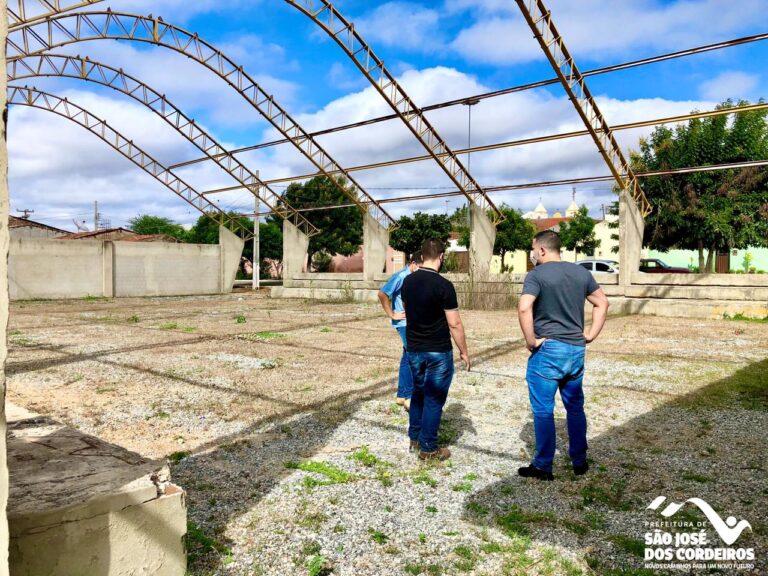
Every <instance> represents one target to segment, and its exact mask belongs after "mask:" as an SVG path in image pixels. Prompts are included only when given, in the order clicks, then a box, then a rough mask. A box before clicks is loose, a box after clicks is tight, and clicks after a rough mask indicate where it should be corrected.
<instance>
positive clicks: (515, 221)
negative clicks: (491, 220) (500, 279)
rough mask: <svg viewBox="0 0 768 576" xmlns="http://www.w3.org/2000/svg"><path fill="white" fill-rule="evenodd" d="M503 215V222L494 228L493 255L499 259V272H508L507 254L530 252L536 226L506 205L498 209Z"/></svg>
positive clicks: (509, 268)
mask: <svg viewBox="0 0 768 576" xmlns="http://www.w3.org/2000/svg"><path fill="white" fill-rule="evenodd" d="M499 210H501V213H502V214H503V215H504V220H502V221H501V222H499V224H498V226H496V243H495V244H494V246H493V253H494V254H496V255H497V256H500V257H501V272H502V274H503V273H504V272H508V271H510V270H511V267H508V266H507V263H506V262H505V257H506V255H507V254H508V253H509V252H515V251H517V250H530V248H531V241H532V240H533V237H534V236H535V235H536V226H534V224H533V222H531V221H530V220H526V219H525V218H523V213H522V212H520V211H519V210H515V209H514V208H510V207H509V206H507V205H506V204H502V205H501V206H500V207H499Z"/></svg>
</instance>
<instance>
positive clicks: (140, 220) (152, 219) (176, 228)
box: [128, 214, 187, 241]
mask: <svg viewBox="0 0 768 576" xmlns="http://www.w3.org/2000/svg"><path fill="white" fill-rule="evenodd" d="M128 226H129V228H130V229H131V230H133V231H134V232H136V234H165V235H166V236H171V237H173V238H176V239H177V240H182V241H183V240H185V239H186V237H187V231H186V230H185V229H184V227H183V226H182V225H181V224H179V223H177V222H174V221H173V220H171V219H170V218H165V217H164V216H152V215H150V214H140V215H138V216H136V217H134V218H131V219H130V220H129V221H128Z"/></svg>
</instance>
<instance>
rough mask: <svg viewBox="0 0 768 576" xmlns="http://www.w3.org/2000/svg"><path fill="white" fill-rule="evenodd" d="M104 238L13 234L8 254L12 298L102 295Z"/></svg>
mask: <svg viewBox="0 0 768 576" xmlns="http://www.w3.org/2000/svg"><path fill="white" fill-rule="evenodd" d="M104 244H105V243H104V242H100V241H97V240H78V241H64V240H46V239H37V238H14V239H12V240H11V243H10V253H9V256H8V288H9V290H10V297H11V300H32V299H34V298H82V297H84V296H103V295H104V292H105V290H104V253H105V246H104Z"/></svg>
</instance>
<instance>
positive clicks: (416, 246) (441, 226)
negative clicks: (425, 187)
mask: <svg viewBox="0 0 768 576" xmlns="http://www.w3.org/2000/svg"><path fill="white" fill-rule="evenodd" d="M397 225H398V227H397V228H396V229H395V230H393V231H392V234H390V236H389V244H390V246H392V248H394V249H395V250H399V251H400V252H405V253H406V254H407V255H409V254H413V253H414V252H416V251H417V250H421V245H422V243H423V242H424V240H428V239H430V238H435V239H437V240H440V241H441V242H447V241H448V238H449V237H450V236H451V221H450V219H449V218H448V216H446V215H445V214H426V213H424V212H416V213H415V214H414V215H413V216H412V217H411V216H401V217H400V219H399V220H398V221H397Z"/></svg>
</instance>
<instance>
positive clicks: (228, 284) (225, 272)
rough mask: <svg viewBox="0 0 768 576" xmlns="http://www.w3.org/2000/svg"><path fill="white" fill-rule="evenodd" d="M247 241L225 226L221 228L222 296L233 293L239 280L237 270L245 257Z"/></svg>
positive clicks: (220, 283)
mask: <svg viewBox="0 0 768 576" xmlns="http://www.w3.org/2000/svg"><path fill="white" fill-rule="evenodd" d="M244 247H245V240H243V239H242V238H240V237H239V236H238V235H237V234H235V233H234V232H232V231H231V230H230V229H229V228H227V227H225V226H219V250H220V256H219V258H220V261H219V263H220V266H221V268H220V270H221V281H220V282H219V286H220V289H221V293H222V294H228V293H229V292H232V287H233V286H234V285H235V278H237V269H238V268H239V267H240V258H242V256H243V248H244Z"/></svg>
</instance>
